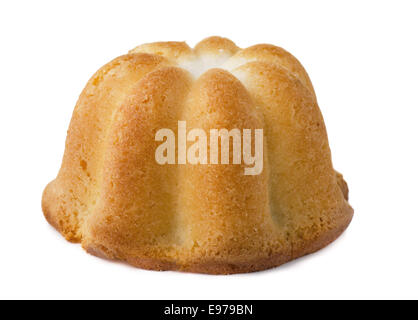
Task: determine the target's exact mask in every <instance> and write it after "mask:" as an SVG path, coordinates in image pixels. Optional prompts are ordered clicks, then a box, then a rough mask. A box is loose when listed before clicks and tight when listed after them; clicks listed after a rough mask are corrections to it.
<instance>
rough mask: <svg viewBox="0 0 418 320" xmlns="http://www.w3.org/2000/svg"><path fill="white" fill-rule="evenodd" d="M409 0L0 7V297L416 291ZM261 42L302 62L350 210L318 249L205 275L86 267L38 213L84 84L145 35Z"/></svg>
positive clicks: (415, 51)
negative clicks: (249, 269) (261, 267)
mask: <svg viewBox="0 0 418 320" xmlns="http://www.w3.org/2000/svg"><path fill="white" fill-rule="evenodd" d="M417 16H418V7H417V2H414V1H410V2H408V1H391V2H386V1H346V2H342V1H303V2H302V1H288V2H280V1H261V0H257V1H251V2H245V1H242V0H241V1H237V2H234V1H226V0H223V1H215V0H210V1H209V0H208V1H187V2H186V1H179V0H176V1H167V2H163V1H155V0H154V1H132V2H130V1H120V0H119V1H113V2H109V1H80V2H78V1H68V2H66V3H65V4H64V2H58V1H48V2H47V1H26V2H23V1H8V2H6V1H2V2H1V4H0V33H1V37H0V88H1V91H0V92H1V93H0V99H1V100H0V101H1V111H0V139H1V149H0V150H1V151H0V152H1V157H0V168H1V180H0V188H1V190H0V194H1V201H0V206H1V208H0V210H1V211H0V212H1V220H0V298H136V299H157V298H160V299H173V298H177V299H186V298H195V299H203V298H205V299H213V298H218V299H223V298H230V299H234V298H236V299H280V298H285V299H291V298H319V299H322V298H336V299H339V298H418V289H417V288H418V275H417V270H418V250H417V244H418V212H417V211H418V208H417V207H418V205H417V200H416V199H417V187H418V173H417V162H418V161H417V160H418V157H417V136H418V128H417V116H418V102H417V101H418V98H417V93H418V62H417V57H418V40H417V39H418V22H417V21H418V18H417ZM211 35H220V36H224V37H229V38H230V39H232V40H233V41H235V42H236V44H237V45H239V46H241V47H246V46H250V45H253V44H256V43H262V42H265V43H273V44H276V45H279V46H282V47H283V48H285V49H287V50H288V51H290V52H291V53H293V54H294V55H295V56H296V57H297V58H298V59H299V60H300V61H301V62H302V63H303V65H304V66H305V67H306V69H307V71H308V73H309V75H310V77H311V79H312V82H313V84H314V87H315V89H316V93H317V96H318V100H319V105H320V107H321V110H322V112H323V115H324V118H325V122H326V125H327V129H328V135H329V140H330V145H331V150H332V152H333V161H334V166H335V168H336V169H337V170H339V171H341V172H342V173H343V174H344V176H345V178H346V180H347V181H348V183H349V187H350V203H351V204H352V206H353V207H354V210H355V216H354V220H353V222H352V224H351V225H350V227H349V228H348V230H347V231H346V232H345V233H344V234H343V236H342V237H340V238H339V239H338V240H337V241H335V242H334V243H333V244H332V245H330V246H329V247H327V248H325V249H323V250H321V251H320V252H318V253H316V254H313V255H310V256H308V257H305V258H302V259H299V260H297V261H294V262H291V263H288V264H286V265H284V266H282V267H279V268H276V269H273V270H269V271H266V272H260V273H254V274H245V275H235V276H206V275H196V274H182V273H176V272H153V271H143V270H140V269H135V268H132V267H130V266H127V265H124V264H121V263H116V262H108V261H104V260H100V259H98V258H95V257H93V256H90V255H88V254H86V253H85V252H84V251H83V250H82V249H81V248H80V246H79V245H74V244H70V243H68V242H66V241H65V240H64V239H63V238H62V237H61V236H60V235H59V234H58V233H57V232H56V231H55V230H53V229H52V228H51V227H50V226H49V225H48V224H47V222H46V221H45V219H44V218H43V214H42V212H41V206H40V203H41V194H42V190H43V188H44V186H45V185H46V184H47V183H48V182H49V181H50V180H52V179H53V178H54V177H55V175H56V174H57V172H58V169H59V166H60V161H61V157H62V154H63V150H64V141H65V136H66V130H67V127H68V124H69V121H70V118H71V113H72V111H73V107H74V105H75V102H76V100H77V98H78V95H79V94H80V92H81V90H82V89H83V87H84V85H85V83H86V82H87V80H88V79H89V77H90V76H91V75H92V74H93V72H95V71H96V70H97V69H98V68H99V67H100V66H102V65H103V64H105V63H106V62H108V61H109V60H111V59H113V58H114V57H116V56H118V55H121V54H124V53H126V52H127V51H128V50H129V49H131V48H133V47H135V46H136V45H139V44H141V43H144V42H152V41H162V40H181V41H183V40H186V41H187V42H188V43H189V44H190V45H192V46H193V45H195V44H196V43H197V42H198V41H199V40H201V39H202V38H204V37H207V36H211Z"/></svg>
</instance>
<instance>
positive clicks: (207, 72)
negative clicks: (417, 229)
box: [42, 37, 353, 274]
mask: <svg viewBox="0 0 418 320" xmlns="http://www.w3.org/2000/svg"><path fill="white" fill-rule="evenodd" d="M180 124H182V125H184V124H185V125H186V126H187V128H186V126H183V129H184V130H190V129H193V128H199V130H200V131H199V130H198V131H196V132H197V134H195V138H196V137H197V138H201V137H202V135H201V133H202V131H203V132H206V133H207V135H208V136H209V132H211V130H214V129H219V130H221V129H226V134H227V135H226V139H224V140H225V141H227V142H228V141H230V138H232V140H231V141H233V142H234V143H235V140H234V137H236V135H234V134H231V132H232V130H234V129H238V130H240V132H243V130H247V133H248V132H250V133H251V136H254V134H255V131H256V130H260V129H262V133H263V134H262V136H261V138H262V140H258V141H259V143H260V141H261V143H262V148H261V149H262V151H263V152H262V157H261V162H262V163H261V167H262V168H261V170H257V171H256V172H253V173H252V174H246V172H245V168H249V167H251V166H249V165H248V164H247V163H244V162H242V163H240V162H239V161H238V162H237V161H235V160H232V157H233V154H232V152H231V150H229V151H228V149H227V152H229V153H226V155H227V156H226V158H227V159H226V160H227V161H226V162H225V161H221V160H220V159H221V155H219V159H217V155H216V154H215V156H213V154H212V151H209V148H207V149H206V151H204V150H203V149H200V148H197V149H196V148H195V149H193V152H192V151H190V150H189V151H190V152H189V151H188V155H189V153H191V155H192V157H191V159H190V161H180V160H181V159H180V158H181V157H180V153H182V154H183V152H184V148H188V147H190V148H191V146H192V142H193V140H192V139H189V138H190V136H188V138H187V141H186V142H185V143H184V145H182V146H180V145H178V146H177V145H176V148H175V151H174V152H175V154H172V155H171V156H170V157H169V156H168V153H169V152H170V153H172V152H173V150H172V149H170V150H169V149H168V148H167V150H165V151H163V153H162V154H163V156H164V155H165V156H166V157H167V158H170V159H168V160H167V159H166V160H167V161H166V163H165V164H164V159H163V161H157V159H156V149H158V147H159V146H161V145H162V143H164V141H165V142H167V141H168V140H169V137H168V135H167V136H164V137H163V138H161V137H160V138H161V139H157V132H159V130H160V129H163V128H165V129H166V130H168V131H171V132H173V133H174V134H177V133H180V128H179V125H180ZM248 130H250V131H248ZM168 131H167V132H168ZM196 132H195V133H196ZM258 132H259V131H258ZM211 133H212V132H211ZM218 133H219V131H218ZM228 134H230V135H228ZM243 136H245V132H244V133H243ZM247 136H248V135H247ZM215 137H216V139H217V138H218V137H219V138H220V140H219V141H221V144H222V143H223V142H225V141H223V140H222V137H225V136H223V135H221V134H220V135H219V136H216V135H215ZM177 138H178V139H180V138H179V137H177ZM197 138H196V139H197ZM243 139H244V140H245V137H244V138H243ZM253 140H255V139H253ZM196 141H197V140H196ZM237 141H239V139H238V140H237ZM247 143H248V141H247ZM255 143H256V141H253V142H250V147H249V149H248V146H247V148H245V146H244V147H243V149H242V150H243V154H242V155H243V157H244V158H245V157H246V158H248V157H249V158H251V153H254V150H255V146H254V145H255ZM176 144H177V142H176ZM225 145H227V143H225ZM234 146H235V144H234ZM222 148H223V144H222ZM237 148H239V151H240V150H241V146H240V145H239V144H238V147H237ZM197 151H198V152H197ZM209 153H210V155H209ZM248 153H250V154H248ZM193 154H199V157H197V161H195V162H193V161H192V160H193ZM183 155H184V154H183ZM212 156H213V157H212ZM228 156H229V157H230V158H231V161H230V162H229V163H228ZM173 159H174V163H173ZM209 159H210V160H212V161H209ZM169 160H171V162H170V161H169ZM177 160H178V161H177ZM183 160H184V159H183ZM194 160H196V159H194ZM204 160H206V162H205V161H204ZM217 160H219V161H217ZM223 160H225V159H223ZM347 199H348V188H347V184H346V183H345V181H344V180H343V177H342V175H341V174H339V173H338V172H336V171H335V170H334V169H333V166H332V162H331V153H330V149H329V144H328V138H327V133H326V129H325V125H324V121H323V118H322V115H321V112H320V110H319V108H318V105H317V100H316V96H315V92H314V89H313V87H312V84H311V81H310V79H309V77H308V75H307V73H306V72H305V70H304V68H303V67H302V65H301V64H300V63H299V62H298V60H297V59H296V58H295V57H293V56H292V55H291V54H290V53H288V52H287V51H285V50H284V49H282V48H280V47H276V46H273V45H268V44H259V45H255V46H252V47H249V48H246V49H240V48H238V47H237V46H236V45H235V44H234V43H233V42H232V41H231V40H228V39H225V38H220V37H211V38H207V39H205V40H203V41H201V42H200V43H199V44H197V45H196V46H195V47H194V48H190V47H189V46H188V45H187V44H186V43H184V42H156V43H150V44H144V45H141V46H138V47H136V48H134V49H133V50H131V51H130V52H129V53H128V54H126V55H123V56H120V57H118V58H116V59H115V60H113V61H111V62H109V63H108V64H106V65H105V66H104V67H102V68H101V69H100V70H98V71H97V72H96V73H95V74H94V75H93V77H92V78H91V79H90V80H89V81H88V83H87V85H86V87H85V89H84V90H83V92H82V93H81V95H80V97H79V100H78V102H77V104H76V106H75V109H74V113H73V116H72V120H71V123H70V127H69V129H68V134H67V140H66V146H65V152H64V157H63V161H62V165H61V169H60V171H59V173H58V176H57V178H56V179H55V180H53V181H52V182H50V183H49V184H48V185H47V187H46V188H45V190H44V193H43V198H42V209H43V212H44V215H45V217H46V219H47V220H48V221H49V223H50V224H51V225H52V226H54V227H55V228H56V229H57V230H58V231H59V232H61V234H62V235H63V236H64V237H65V238H66V239H67V240H69V241H72V242H81V244H82V246H83V248H84V249H85V250H87V252H89V253H91V254H93V255H97V256H100V257H106V258H110V259H117V260H123V261H126V262H128V263H129V264H132V265H134V266H137V267H140V268H145V269H153V270H181V271H188V272H200V273H212V274H229V273H240V272H251V271H257V270H263V269H267V268H272V267H275V266H278V265H280V264H283V263H285V262H287V261H290V260H292V259H295V258H298V257H300V256H303V255H306V254H308V253H312V252H314V251H316V250H318V249H320V248H322V247H324V246H326V245H327V244H329V243H330V242H332V241H333V240H334V239H336V238H337V237H338V236H339V235H340V234H341V233H342V232H343V231H344V230H345V228H346V227H347V226H348V224H349V223H350V221H351V218H352V215H353V210H352V208H351V207H350V205H349V204H348V202H347Z"/></svg>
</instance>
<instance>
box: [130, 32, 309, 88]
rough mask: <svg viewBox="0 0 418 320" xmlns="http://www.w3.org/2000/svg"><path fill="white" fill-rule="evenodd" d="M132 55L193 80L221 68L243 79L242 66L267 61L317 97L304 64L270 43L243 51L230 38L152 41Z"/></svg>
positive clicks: (136, 48) (135, 50)
mask: <svg viewBox="0 0 418 320" xmlns="http://www.w3.org/2000/svg"><path fill="white" fill-rule="evenodd" d="M129 53H148V54H155V55H158V56H162V57H164V58H166V59H168V60H169V61H171V62H172V63H173V64H175V65H177V66H178V67H181V68H183V69H186V70H187V71H189V72H190V73H191V74H192V75H193V77H194V78H198V77H200V75H202V74H203V73H205V72H206V71H208V70H210V69H213V68H219V69H224V70H227V71H229V72H231V73H232V74H234V76H236V77H237V78H238V79H240V80H242V78H243V77H244V75H243V74H242V73H240V72H238V71H237V69H238V68H239V67H240V66H242V65H244V64H247V63H250V62H253V61H260V62H265V63H268V64H273V65H275V66H276V67H277V66H279V67H280V68H284V69H286V70H287V71H288V72H289V74H290V75H292V76H294V77H295V78H297V79H298V80H299V81H301V82H302V83H303V84H304V85H305V86H306V87H307V88H308V89H309V90H310V91H311V92H312V93H313V94H314V91H313V87H312V84H311V82H310V80H309V77H308V75H307V73H306V71H305V69H304V68H303V66H302V65H301V63H300V62H299V61H298V60H297V59H296V58H295V57H294V56H293V55H291V54H290V53H289V52H287V51H286V50H284V49H283V48H280V47H277V46H274V45H271V44H257V45H254V46H251V47H248V48H245V49H241V48H239V47H238V46H237V45H236V44H235V43H234V42H233V41H231V40H229V39H227V38H222V37H217V36H213V37H209V38H206V39H203V40H202V41H200V42H199V43H198V44H197V45H196V46H195V47H194V48H191V47H190V46H189V45H188V44H187V43H186V42H177V41H168V42H153V43H146V44H142V45H140V46H137V47H135V48H134V49H132V50H130V51H129Z"/></svg>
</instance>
